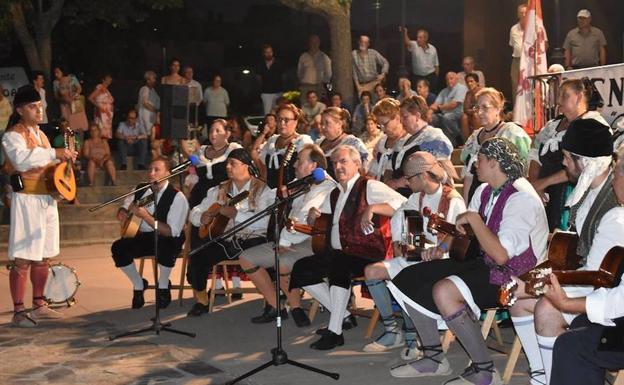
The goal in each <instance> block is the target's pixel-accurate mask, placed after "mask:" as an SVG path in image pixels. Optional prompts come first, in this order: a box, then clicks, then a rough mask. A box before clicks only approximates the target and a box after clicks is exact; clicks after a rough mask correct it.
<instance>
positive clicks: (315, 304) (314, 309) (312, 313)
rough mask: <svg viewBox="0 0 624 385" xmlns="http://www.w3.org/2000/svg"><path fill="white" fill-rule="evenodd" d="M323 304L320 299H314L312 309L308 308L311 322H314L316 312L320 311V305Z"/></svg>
mask: <svg viewBox="0 0 624 385" xmlns="http://www.w3.org/2000/svg"><path fill="white" fill-rule="evenodd" d="M320 306H321V304H320V303H319V301H317V300H315V299H312V303H311V304H310V310H308V318H309V319H310V322H314V318H316V314H317V313H318V310H319V307H320Z"/></svg>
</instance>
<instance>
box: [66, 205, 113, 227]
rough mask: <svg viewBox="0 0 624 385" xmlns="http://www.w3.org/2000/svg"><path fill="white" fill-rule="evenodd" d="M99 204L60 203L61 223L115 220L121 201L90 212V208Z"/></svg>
mask: <svg viewBox="0 0 624 385" xmlns="http://www.w3.org/2000/svg"><path fill="white" fill-rule="evenodd" d="M95 206H97V205H96V204H82V203H81V204H79V205H70V204H67V203H60V204H59V205H58V208H59V219H60V221H61V223H64V222H76V221H99V220H102V221H111V220H115V215H116V214H117V209H118V208H119V206H120V204H119V203H113V204H111V205H108V206H106V207H102V208H101V209H99V210H96V211H93V212H90V211H89V209H91V208H93V207H95Z"/></svg>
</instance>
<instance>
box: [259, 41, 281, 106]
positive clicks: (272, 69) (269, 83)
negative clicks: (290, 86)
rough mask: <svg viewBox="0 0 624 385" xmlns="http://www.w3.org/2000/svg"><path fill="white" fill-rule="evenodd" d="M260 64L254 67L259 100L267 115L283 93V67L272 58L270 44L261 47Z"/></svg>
mask: <svg viewBox="0 0 624 385" xmlns="http://www.w3.org/2000/svg"><path fill="white" fill-rule="evenodd" d="M262 59H263V60H262V62H260V63H259V64H258V65H257V66H256V76H257V77H258V80H259V81H260V84H261V89H260V98H262V107H263V108H264V113H265V114H268V113H269V112H271V110H272V109H273V107H274V106H275V102H276V101H277V98H279V97H280V96H281V95H282V93H283V92H284V85H283V80H282V77H283V76H284V66H283V65H282V63H281V61H279V60H277V59H275V57H274V56H273V47H272V46H271V45H270V44H265V45H263V46H262Z"/></svg>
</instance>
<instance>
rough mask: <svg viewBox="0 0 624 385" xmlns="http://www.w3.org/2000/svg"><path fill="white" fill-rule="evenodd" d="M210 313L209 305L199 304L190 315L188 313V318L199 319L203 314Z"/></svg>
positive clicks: (194, 306) (192, 309)
mask: <svg viewBox="0 0 624 385" xmlns="http://www.w3.org/2000/svg"><path fill="white" fill-rule="evenodd" d="M205 313H208V305H204V304H203V303H199V302H197V303H196V304H195V305H193V307H192V308H191V310H189V312H188V313H186V316H187V317H199V316H200V315H202V314H205Z"/></svg>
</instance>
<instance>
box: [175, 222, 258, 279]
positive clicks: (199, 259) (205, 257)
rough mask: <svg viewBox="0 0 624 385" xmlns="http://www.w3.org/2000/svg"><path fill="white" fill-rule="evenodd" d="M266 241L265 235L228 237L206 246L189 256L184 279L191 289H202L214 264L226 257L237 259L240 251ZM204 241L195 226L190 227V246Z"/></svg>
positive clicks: (196, 245)
mask: <svg viewBox="0 0 624 385" xmlns="http://www.w3.org/2000/svg"><path fill="white" fill-rule="evenodd" d="M266 242H267V239H266V237H250V238H245V239H244V238H237V239H234V240H232V239H230V240H227V241H222V242H217V243H213V244H212V245H210V246H206V247H204V248H203V249H202V250H201V251H200V252H199V253H197V254H194V255H193V256H191V257H190V258H189V265H188V268H187V269H186V280H187V281H188V283H189V284H190V285H191V287H192V288H193V290H197V291H204V290H206V284H207V282H208V274H209V273H210V272H211V271H212V268H213V266H214V265H216V264H217V263H219V262H222V261H225V260H227V259H238V255H239V254H240V253H241V251H243V250H245V249H249V248H250V247H254V246H257V245H260V244H262V243H266ZM204 243H206V240H202V239H199V237H198V229H197V227H195V226H193V227H191V245H192V247H191V248H192V249H195V248H197V247H199V246H200V245H202V244H204Z"/></svg>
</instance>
